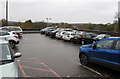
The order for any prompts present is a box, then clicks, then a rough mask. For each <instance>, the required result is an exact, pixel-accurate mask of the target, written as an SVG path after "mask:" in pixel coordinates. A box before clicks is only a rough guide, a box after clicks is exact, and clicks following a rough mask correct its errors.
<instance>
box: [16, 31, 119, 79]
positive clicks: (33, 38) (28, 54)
mask: <svg viewBox="0 0 120 79" xmlns="http://www.w3.org/2000/svg"><path fill="white" fill-rule="evenodd" d="M80 46H81V45H80V44H74V43H71V42H66V41H63V40H59V39H55V38H49V37H48V36H45V35H41V34H39V33H38V34H24V35H23V37H22V38H21V39H20V44H19V45H18V46H17V47H16V48H14V51H15V52H20V53H22V57H21V58H19V59H17V63H18V65H19V68H20V73H21V74H20V77H58V78H61V77H108V78H113V79H115V78H116V79H120V75H119V74H120V72H117V71H114V70H111V69H108V68H105V67H102V66H99V65H96V64H91V65H90V66H89V67H85V66H82V65H81V64H80V62H79V54H78V52H79V47H80Z"/></svg>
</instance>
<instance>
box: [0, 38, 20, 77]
mask: <svg viewBox="0 0 120 79" xmlns="http://www.w3.org/2000/svg"><path fill="white" fill-rule="evenodd" d="M20 56H21V54H20V53H15V54H14V52H13V50H12V49H11V47H10V46H9V43H8V41H6V40H4V39H0V78H2V77H18V65H17V63H16V61H15V58H18V57H20Z"/></svg>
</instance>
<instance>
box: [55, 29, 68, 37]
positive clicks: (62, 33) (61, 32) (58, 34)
mask: <svg viewBox="0 0 120 79" xmlns="http://www.w3.org/2000/svg"><path fill="white" fill-rule="evenodd" d="M65 33H66V31H58V32H57V33H56V35H55V37H56V38H60V39H61V38H62V36H63V35H64V34H65Z"/></svg>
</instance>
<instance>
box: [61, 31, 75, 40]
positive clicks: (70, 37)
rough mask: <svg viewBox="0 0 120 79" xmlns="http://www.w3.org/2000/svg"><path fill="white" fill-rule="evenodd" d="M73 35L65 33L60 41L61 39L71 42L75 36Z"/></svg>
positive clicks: (72, 33)
mask: <svg viewBox="0 0 120 79" xmlns="http://www.w3.org/2000/svg"><path fill="white" fill-rule="evenodd" d="M75 34H76V33H74V32H66V33H65V34H64V35H63V37H62V39H63V40H67V41H71V39H72V38H73V37H74V36H75Z"/></svg>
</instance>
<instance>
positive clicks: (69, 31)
mask: <svg viewBox="0 0 120 79" xmlns="http://www.w3.org/2000/svg"><path fill="white" fill-rule="evenodd" d="M66 33H74V32H71V31H67V32H66Z"/></svg>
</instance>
